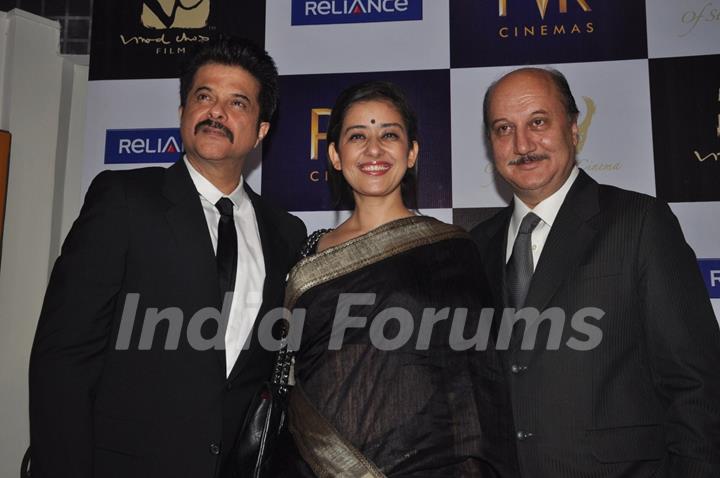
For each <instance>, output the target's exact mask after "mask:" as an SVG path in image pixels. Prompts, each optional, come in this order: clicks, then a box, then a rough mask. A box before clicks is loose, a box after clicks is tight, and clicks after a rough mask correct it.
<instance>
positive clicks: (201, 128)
mask: <svg viewBox="0 0 720 478" xmlns="http://www.w3.org/2000/svg"><path fill="white" fill-rule="evenodd" d="M259 91H260V85H259V83H258V81H257V80H256V79H255V78H254V77H253V76H252V75H251V74H250V73H248V72H247V71H245V70H244V69H243V68H241V67H238V66H226V65H220V64H215V63H210V64H206V65H204V66H202V67H200V68H199V69H198V70H197V72H196V74H195V78H194V80H193V84H192V86H191V87H190V91H189V93H188V97H187V99H186V102H185V106H184V107H181V108H180V134H181V135H182V141H183V147H184V149H185V153H186V154H187V157H188V160H189V161H190V162H191V163H193V164H194V165H196V167H199V169H201V170H202V169H203V164H206V163H217V162H222V161H229V162H234V163H235V164H236V165H239V166H240V167H242V163H243V161H244V159H245V157H246V156H247V154H248V153H249V152H250V151H252V149H253V148H255V146H257V144H258V143H259V142H260V141H261V140H262V139H263V137H264V136H265V135H266V134H267V131H268V129H269V128H270V123H267V122H261V123H259V124H258V116H259V112H260V105H259V103H258V93H259Z"/></svg>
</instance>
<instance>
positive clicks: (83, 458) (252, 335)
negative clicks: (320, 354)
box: [30, 39, 305, 478]
mask: <svg viewBox="0 0 720 478" xmlns="http://www.w3.org/2000/svg"><path fill="white" fill-rule="evenodd" d="M180 96H181V106H180V113H181V119H180V123H181V135H182V140H183V146H184V150H185V155H184V157H183V158H182V159H180V160H179V161H178V162H176V163H175V164H174V165H172V166H171V167H170V168H169V169H163V168H145V169H138V170H131V171H106V172H103V173H101V174H100V175H98V177H97V178H95V180H94V181H93V183H92V185H91V186H90V188H89V190H88V193H87V196H86V198H85V203H84V205H83V208H82V211H81V212H80V216H79V218H78V219H77V221H75V224H74V225H73V227H72V230H71V231H70V233H69V235H68V237H67V239H66V241H65V244H64V245H63V249H62V254H61V256H60V258H59V259H58V260H57V262H56V264H55V267H54V269H53V272H52V275H51V278H50V283H49V285H48V290H47V294H46V296H45V302H44V305H43V310H42V315H41V317H40V321H39V323H38V328H37V333H36V336H35V342H34V344H33V350H32V355H31V359H30V432H31V449H32V475H33V477H34V478H35V477H38V478H44V477H68V478H89V477H98V478H109V477H125V478H128V477H133V478H140V477H154V478H157V477H168V478H169V477H173V478H178V477H193V478H200V477H215V476H223V477H225V476H232V475H233V473H234V471H233V464H232V463H233V462H232V459H231V458H232V457H231V451H232V447H233V444H234V442H235V439H236V437H237V434H238V431H239V429H240V427H241V423H242V421H243V418H244V416H245V413H246V411H247V409H248V406H249V403H250V401H251V399H252V398H253V396H254V394H256V393H257V392H258V390H259V387H260V384H261V382H262V381H264V380H268V379H269V377H270V375H271V368H272V364H273V357H274V355H273V353H272V352H271V351H269V350H266V349H264V348H263V347H262V346H261V345H260V343H259V341H258V336H257V328H258V324H259V322H260V321H261V319H262V318H263V317H264V316H265V314H266V312H268V311H269V310H270V309H272V308H275V307H279V306H281V305H282V301H283V295H284V285H285V278H286V275H287V273H288V271H289V269H290V268H291V267H292V265H293V264H294V263H295V261H296V260H297V255H298V251H299V248H300V246H301V245H302V242H303V241H304V239H305V227H304V225H303V224H302V222H301V221H300V220H299V219H297V218H295V217H293V216H290V215H289V214H287V213H286V212H283V211H280V210H277V209H274V208H272V207H270V206H269V205H268V204H265V203H264V202H263V201H262V200H261V199H260V197H259V196H258V195H257V194H255V193H254V192H253V191H252V190H250V188H249V187H248V186H247V184H246V183H245V182H244V181H243V177H242V169H243V163H244V161H245V158H246V156H247V155H248V153H249V152H250V151H251V150H252V149H253V148H255V147H256V146H257V145H258V144H259V143H260V141H262V139H263V137H264V136H265V135H266V134H267V132H268V129H269V127H270V123H269V121H270V118H271V116H272V114H273V111H274V110H275V106H276V102H277V70H276V68H275V64H274V62H273V60H272V58H270V56H268V54H267V53H266V52H265V51H263V50H262V49H261V48H258V47H257V46H255V45H253V44H251V43H249V42H247V41H244V40H237V39H224V40H221V41H219V42H217V43H215V44H213V45H210V46H207V47H205V48H204V49H202V50H201V51H199V52H198V53H197V54H196V55H195V57H194V58H193V59H192V60H191V62H190V63H189V66H188V67H187V69H186V71H185V72H184V73H183V75H182V77H181V79H180ZM216 250H217V254H216ZM226 293H231V294H227V296H226ZM221 310H222V314H221V313H220V311H221ZM266 343H267V342H266Z"/></svg>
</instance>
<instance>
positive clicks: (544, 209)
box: [505, 166, 580, 270]
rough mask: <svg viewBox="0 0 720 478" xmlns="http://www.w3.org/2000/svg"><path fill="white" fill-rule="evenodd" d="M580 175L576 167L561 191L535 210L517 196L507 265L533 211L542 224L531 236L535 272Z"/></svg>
mask: <svg viewBox="0 0 720 478" xmlns="http://www.w3.org/2000/svg"><path fill="white" fill-rule="evenodd" d="M579 173H580V170H579V169H578V167H577V166H575V167H574V168H573V169H572V171H571V172H570V176H568V178H567V180H566V181H565V183H564V184H563V185H562V186H561V187H560V189H558V190H557V191H555V192H554V193H553V194H551V195H550V196H549V197H547V198H545V199H543V200H542V201H540V202H539V203H538V204H537V206H535V207H534V208H533V209H530V208H529V207H528V206H527V204H525V203H524V202H522V200H521V199H520V198H519V197H517V195H516V196H515V200H514V205H515V207H514V209H513V214H512V217H511V218H510V225H509V226H508V236H507V249H506V250H505V263H506V264H507V262H508V261H509V260H510V255H511V254H512V250H513V245H514V244H515V237H517V233H518V229H520V223H521V222H522V220H523V218H524V217H525V215H526V214H527V213H529V212H530V211H532V212H534V213H535V214H536V215H537V216H538V217H539V218H540V222H539V223H538V225H537V227H535V229H534V230H533V232H532V235H531V236H530V241H531V244H532V255H533V270H535V267H536V266H537V263H538V260H540V253H541V252H542V250H543V247H545V241H546V240H547V238H548V235H549V234H550V229H551V228H552V225H553V222H555V217H557V214H558V211H560V206H562V204H563V202H564V201H565V196H567V193H568V191H569V190H570V187H571V186H572V185H573V183H574V182H575V179H576V178H577V177H578V174H579Z"/></svg>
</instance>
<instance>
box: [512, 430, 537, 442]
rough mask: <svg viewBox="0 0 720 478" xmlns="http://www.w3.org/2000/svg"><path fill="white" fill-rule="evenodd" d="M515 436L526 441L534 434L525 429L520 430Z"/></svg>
mask: <svg viewBox="0 0 720 478" xmlns="http://www.w3.org/2000/svg"><path fill="white" fill-rule="evenodd" d="M515 436H516V437H517V439H518V441H525V440H527V439H528V438H531V437H532V436H533V434H532V433H530V432H526V431H524V430H518V431H517V433H516V434H515Z"/></svg>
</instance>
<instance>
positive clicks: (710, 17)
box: [645, 0, 720, 67]
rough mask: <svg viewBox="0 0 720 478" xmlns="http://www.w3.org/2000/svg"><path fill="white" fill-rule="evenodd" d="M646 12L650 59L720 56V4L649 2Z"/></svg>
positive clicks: (700, 0) (671, 0)
mask: <svg viewBox="0 0 720 478" xmlns="http://www.w3.org/2000/svg"><path fill="white" fill-rule="evenodd" d="M645 8H646V14H647V35H648V56H649V57H650V58H663V57H674V56H694V55H710V54H716V53H720V0H647V1H646V2H645ZM719 67H720V65H719Z"/></svg>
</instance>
